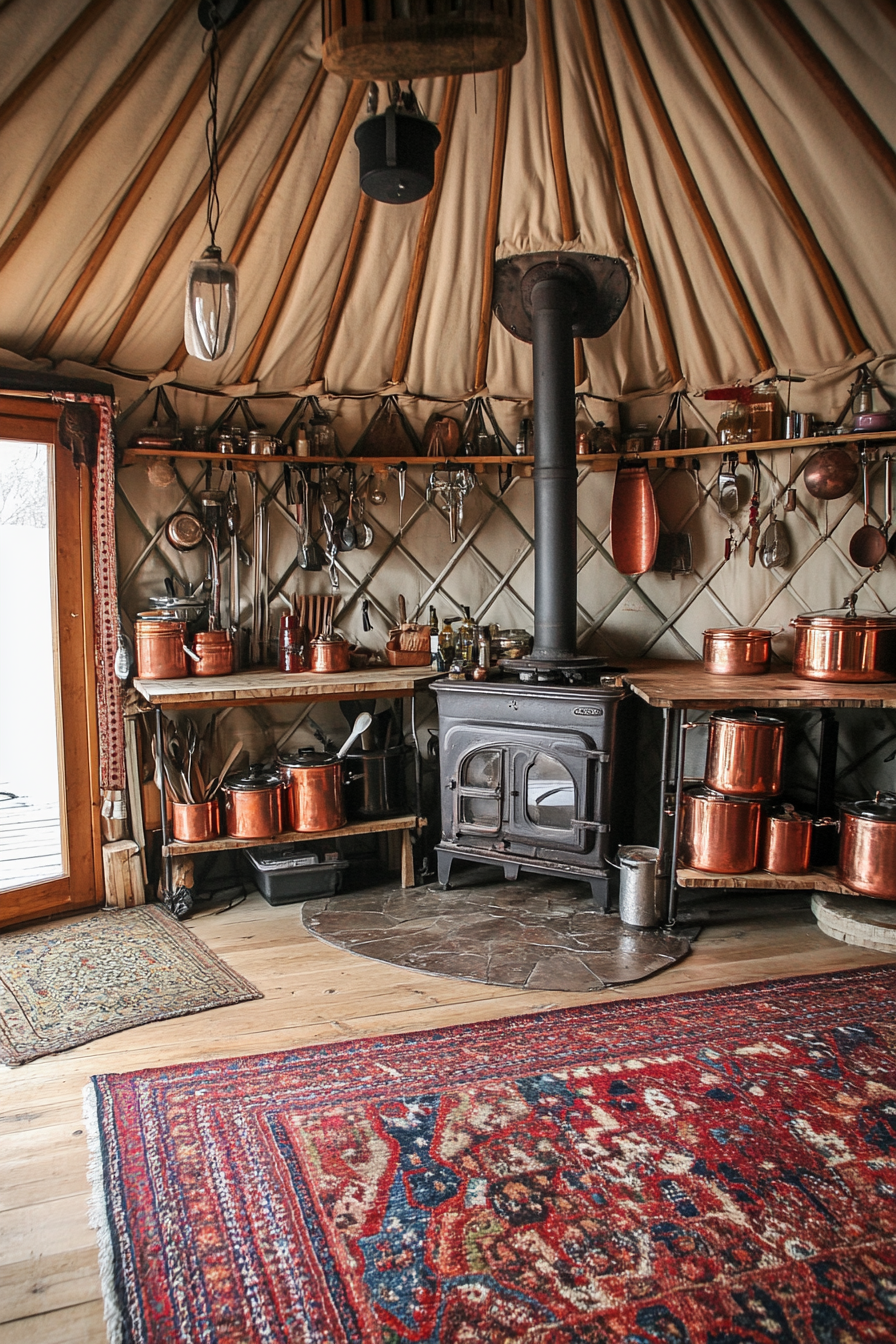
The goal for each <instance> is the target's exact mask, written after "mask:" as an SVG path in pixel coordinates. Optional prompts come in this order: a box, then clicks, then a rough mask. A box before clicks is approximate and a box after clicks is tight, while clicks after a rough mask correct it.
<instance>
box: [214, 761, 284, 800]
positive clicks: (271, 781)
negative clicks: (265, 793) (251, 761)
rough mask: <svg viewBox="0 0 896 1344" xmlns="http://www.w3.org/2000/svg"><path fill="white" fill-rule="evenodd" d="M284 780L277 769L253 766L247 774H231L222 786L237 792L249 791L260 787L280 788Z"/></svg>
mask: <svg viewBox="0 0 896 1344" xmlns="http://www.w3.org/2000/svg"><path fill="white" fill-rule="evenodd" d="M282 782H283V781H282V780H281V778H280V776H279V775H278V774H277V772H276V770H272V769H271V768H270V766H267V765H264V766H257V767H253V768H252V769H251V770H249V771H248V773H247V774H245V775H231V776H230V778H229V779H225V781H224V783H223V784H222V785H221V787H222V788H223V789H231V790H233V791H234V792H236V793H248V792H251V791H253V790H258V789H279V788H280V785H281V783H282Z"/></svg>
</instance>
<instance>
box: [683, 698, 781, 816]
mask: <svg viewBox="0 0 896 1344" xmlns="http://www.w3.org/2000/svg"><path fill="white" fill-rule="evenodd" d="M783 760H784V721H783V719H778V718H775V716H774V715H772V714H758V713H757V712H756V711H755V710H732V711H731V712H730V713H727V712H725V713H723V712H719V713H716V714H711V715H710V719H709V742H708V743H707V747H706V771H705V774H704V776H703V780H704V783H705V784H706V786H707V788H709V789H712V790H713V791H714V792H715V793H727V794H733V795H735V796H736V797H739V798H743V797H746V798H763V797H764V798H768V797H771V796H772V795H774V794H776V793H780V792H781V770H782V766H783Z"/></svg>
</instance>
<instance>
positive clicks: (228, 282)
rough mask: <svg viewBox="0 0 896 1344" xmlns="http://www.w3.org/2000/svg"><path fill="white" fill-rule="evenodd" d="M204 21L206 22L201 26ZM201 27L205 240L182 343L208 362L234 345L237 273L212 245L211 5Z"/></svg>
mask: <svg viewBox="0 0 896 1344" xmlns="http://www.w3.org/2000/svg"><path fill="white" fill-rule="evenodd" d="M206 20H208V21H206ZM200 21H201V22H202V24H203V26H204V27H206V28H208V29H209V31H210V32H211V43H210V46H209V77H208V103H209V117H208V121H207V122H206V127H205V139H206V145H207V147H208V204H207V207H206V220H207V223H208V231H209V235H210V241H209V245H208V247H207V248H206V249H205V251H204V252H203V254H202V256H201V257H199V258H198V259H197V260H196V261H192V262H191V263H190V271H189V274H188V276H187V294H186V302H185V305H184V344H185V345H186V347H187V352H188V354H191V355H194V356H195V358H196V359H203V360H206V361H207V362H213V361H214V360H217V359H223V357H224V356H225V355H228V354H230V352H231V350H233V348H234V345H235V343H236V318H237V287H238V286H237V271H236V267H235V266H234V265H233V263H232V262H230V261H224V259H223V257H222V255H221V249H220V247H218V245H217V244H216V242H215V233H216V232H217V228H218V220H219V218H220V215H221V203H220V201H219V200H218V71H219V67H220V62H221V53H220V47H219V44H218V31H219V28H220V27H221V26H222V17H221V15H220V13H219V11H218V9H217V7H216V6H215V5H214V4H208V3H206V5H205V14H204V15H203V14H200Z"/></svg>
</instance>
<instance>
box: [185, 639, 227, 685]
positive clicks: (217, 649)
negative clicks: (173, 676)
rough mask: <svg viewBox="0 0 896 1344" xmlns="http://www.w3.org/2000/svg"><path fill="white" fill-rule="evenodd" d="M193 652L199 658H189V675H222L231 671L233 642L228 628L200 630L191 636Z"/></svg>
mask: <svg viewBox="0 0 896 1344" xmlns="http://www.w3.org/2000/svg"><path fill="white" fill-rule="evenodd" d="M193 652H194V654H196V656H197V657H198V659H199V662H198V663H195V662H194V661H193V659H192V658H191V659H190V675H191V676H194V677H224V676H227V675H228V674H229V673H231V672H232V671H233V644H232V642H231V639H230V631H229V630H200V631H199V633H198V634H196V635H194V636H193Z"/></svg>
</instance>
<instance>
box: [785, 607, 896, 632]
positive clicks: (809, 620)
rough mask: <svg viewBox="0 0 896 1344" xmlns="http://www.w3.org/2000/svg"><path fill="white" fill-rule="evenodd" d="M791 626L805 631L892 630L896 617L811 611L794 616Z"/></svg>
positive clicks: (840, 611)
mask: <svg viewBox="0 0 896 1344" xmlns="http://www.w3.org/2000/svg"><path fill="white" fill-rule="evenodd" d="M791 625H793V626H797V627H799V628H800V629H803V630H842V629H844V628H846V629H856V630H859V629H861V630H892V629H894V628H896V616H888V615H874V614H872V613H871V612H865V611H844V610H843V609H842V608H841V609H840V610H839V611H836V610H834V611H810V612H807V613H806V615H805V616H794V618H793V620H792V621H791Z"/></svg>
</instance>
